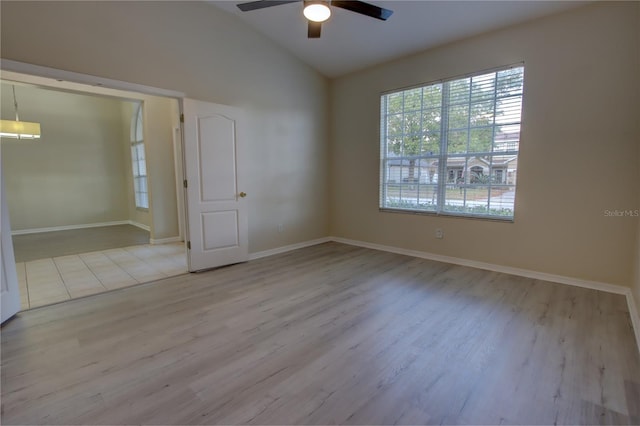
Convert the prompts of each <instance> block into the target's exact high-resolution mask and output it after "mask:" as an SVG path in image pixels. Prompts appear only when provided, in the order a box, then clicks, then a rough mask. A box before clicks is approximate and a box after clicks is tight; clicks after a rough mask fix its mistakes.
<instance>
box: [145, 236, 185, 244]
mask: <svg viewBox="0 0 640 426" xmlns="http://www.w3.org/2000/svg"><path fill="white" fill-rule="evenodd" d="M181 241H182V238H181V237H179V236H178V237H168V238H149V244H169V243H179V242H181Z"/></svg>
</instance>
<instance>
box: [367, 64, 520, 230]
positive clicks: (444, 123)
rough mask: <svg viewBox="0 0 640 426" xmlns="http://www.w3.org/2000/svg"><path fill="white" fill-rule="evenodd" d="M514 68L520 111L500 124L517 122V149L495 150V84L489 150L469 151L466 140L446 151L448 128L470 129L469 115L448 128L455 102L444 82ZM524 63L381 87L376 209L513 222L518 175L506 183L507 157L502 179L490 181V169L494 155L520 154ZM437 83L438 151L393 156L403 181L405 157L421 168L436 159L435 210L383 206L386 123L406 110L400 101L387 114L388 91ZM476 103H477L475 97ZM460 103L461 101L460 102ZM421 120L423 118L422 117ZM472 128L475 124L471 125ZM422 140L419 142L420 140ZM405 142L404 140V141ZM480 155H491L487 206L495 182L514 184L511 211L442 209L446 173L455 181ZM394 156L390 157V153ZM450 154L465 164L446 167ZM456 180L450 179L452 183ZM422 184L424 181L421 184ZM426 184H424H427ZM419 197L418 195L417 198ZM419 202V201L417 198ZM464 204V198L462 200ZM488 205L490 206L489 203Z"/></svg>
mask: <svg viewBox="0 0 640 426" xmlns="http://www.w3.org/2000/svg"><path fill="white" fill-rule="evenodd" d="M516 68H522V87H521V91H520V94H519V95H512V96H513V97H519V101H520V114H519V120H518V121H517V123H515V122H514V123H506V124H505V123H503V124H500V125H507V126H508V125H517V126H518V145H517V148H516V149H509V150H504V151H503V150H500V151H495V143H496V137H495V136H496V127H497V126H498V125H499V124H498V123H496V112H495V107H496V105H497V100H498V96H497V87H494V89H493V108H494V111H493V114H492V120H493V121H492V124H490V125H488V126H487V127H490V128H492V129H493V136H492V138H491V147H490V150H489V151H481V152H475V151H470V150H469V145H468V144H469V142H467V149H466V151H465V152H463V153H449V152H447V148H448V145H447V143H448V134H447V133H448V132H451V131H452V130H453V131H458V130H466V131H467V132H470V131H471V129H472V126H471V124H470V118H469V119H468V120H467V124H466V128H464V129H463V128H460V129H458V128H451V127H449V120H448V111H449V108H450V107H451V105H452V104H454V103H453V102H450V99H447V98H445V96H446V97H448V96H449V93H448V91H445V89H444V88H445V86H444V84H445V83H450V82H453V81H458V80H461V81H462V80H464V79H469V78H473V77H479V76H483V75H485V74H491V73H496V74H497V73H499V72H501V71H508V70H512V69H516ZM524 74H525V64H524V62H518V63H513V64H510V65H503V66H499V67H495V68H490V69H485V70H480V71H474V72H470V73H467V74H463V75H458V76H453V77H447V78H444V79H439V80H433V81H429V82H426V83H420V84H416V85H412V86H407V87H403V88H397V89H393V90H388V91H384V92H382V93H381V94H380V105H379V107H380V109H379V111H380V118H379V120H380V122H379V123H380V128H379V148H380V155H379V160H380V168H379V182H378V190H379V191H378V194H379V199H378V208H379V211H381V212H387V213H404V214H418V215H428V216H446V217H453V218H466V219H481V220H489V221H499V222H514V221H515V216H516V208H515V206H516V199H517V197H518V195H517V181H518V179H517V178H515V180H514V183H513V184H509V183H508V179H509V178H508V176H509V175H511V172H509V171H508V170H509V166H508V163H509V162H511V161H512V160H509V162H507V163H506V164H505V165H504V167H502V168H501V170H502V173H503V182H500V183H495V184H494V183H492V182H491V180H492V178H493V176H494V174H495V170H497V169H493V159H494V157H495V156H497V155H500V156H505V157H506V156H515V160H516V162H517V161H518V160H519V154H520V142H521V137H522V116H523V109H524V108H523V105H524V97H525V80H524V79H525V75H524ZM436 85H443V86H442V90H441V99H440V106H439V111H440V117H441V122H440V131H439V139H440V141H439V152H438V153H437V154H433V152H431V151H430V152H429V153H428V154H423V153H421V154H419V155H414V156H411V155H409V156H405V155H398V156H397V158H396V161H400V164H401V169H400V181H399V182H400V184H402V183H403V179H402V167H405V166H403V164H404V163H405V162H407V161H410V159H413V160H416V161H417V162H418V164H415V161H414V165H413V166H409V167H416V168H421V167H423V166H422V162H423V160H432V161H436V162H437V163H438V164H437V176H438V179H437V180H436V182H435V184H434V182H433V180H432V179H431V177H429V183H428V185H431V186H434V185H435V190H436V193H435V194H436V196H437V202H436V205H435V209H434V210H427V209H414V208H404V207H388V206H386V205H385V204H386V202H387V201H388V198H387V192H388V186H389V184H390V183H392V182H389V177H388V172H389V170H388V169H389V167H390V166H389V165H388V161H389V159H390V157H389V156H388V150H389V140H388V136H389V133H388V132H387V125H388V117H389V116H391V115H402V116H404V115H405V114H406V112H405V110H404V105H403V109H402V112H401V113H400V114H388V110H387V108H386V107H387V105H386V103H385V102H386V100H387V99H388V96H389V95H394V94H396V95H398V94H399V95H403V96H404V93H405V92H407V91H410V90H412V89H426V88H428V87H433V86H436ZM446 87H447V88H448V87H449V85H447V86H446ZM445 99H447V100H446V101H445ZM403 103H404V100H403ZM476 103H478V101H476ZM461 105H462V104H461ZM464 105H465V106H469V108H470V107H471V105H473V101H472V100H471V98H470V99H469V100H468V101H466V102H465V103H464ZM434 108H435V107H425V105H424V101H423V100H421V106H420V109H418V110H416V111H418V112H420V114H424V112H425V111H428V110H430V109H434ZM410 112H415V111H413V110H410ZM443 116H447V117H446V118H442V117H443ZM421 123H422V121H421ZM421 126H422V127H421V130H420V131H421V132H422V134H423V135H426V133H427V130H425V128H424V126H423V125H422V124H421ZM473 128H475V127H473ZM404 132H405V130H404V124H403V130H402V136H403V138H404V135H405V134H406V133H404ZM421 143H422V142H421ZM403 144H404V141H403ZM496 152H498V153H499V154H496ZM481 156H488V157H489V159H490V162H489V169H488V172H487V173H486V174H484V175H483V176H486V177H487V178H488V179H489V183H488V192H487V194H488V195H487V197H488V198H487V200H488V206H490V205H491V201H490V197H491V188H492V187H497V186H504V187H505V188H506V187H513V188H514V189H513V191H514V200H513V208H512V214H511V215H504V216H503V215H499V214H483V213H472V212H457V211H447V210H445V206H446V201H447V198H446V191H447V187H448V186H450V184H449V183H448V181H449V175H450V174H451V173H453V175H454V176H455V177H456V179H455V180H456V181H457V180H458V179H459V175H460V173H459V172H462V174H463V177H464V170H465V169H468V170H471V167H472V166H471V165H470V164H469V162H470V160H472V159H474V158H480V157H481ZM391 158H393V157H391ZM452 158H454V159H455V158H461V159H464V160H465V161H464V165H463V166H462V169H460V170H457V169H456V168H455V167H447V161H448V160H450V159H452ZM516 173H517V169H516ZM467 174H469V180H470V177H471V174H470V172H468V173H467ZM414 180H417V183H418V184H420V177H418V178H417V179H415V178H414ZM455 184H456V182H454V183H453V185H455ZM423 185H424V184H423ZM428 185H427V187H428ZM418 200H419V199H418ZM465 200H466V195H465ZM399 201H400V202H402V200H399ZM418 203H419V201H418ZM465 204H466V201H465ZM489 208H490V207H489Z"/></svg>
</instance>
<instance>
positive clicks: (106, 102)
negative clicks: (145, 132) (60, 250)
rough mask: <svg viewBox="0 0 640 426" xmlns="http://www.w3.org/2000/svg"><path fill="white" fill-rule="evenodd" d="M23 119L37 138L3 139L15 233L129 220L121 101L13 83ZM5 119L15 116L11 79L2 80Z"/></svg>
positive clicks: (5, 172) (4, 164)
mask: <svg viewBox="0 0 640 426" xmlns="http://www.w3.org/2000/svg"><path fill="white" fill-rule="evenodd" d="M16 94H17V98H18V102H19V110H20V118H21V119H22V120H25V121H29V120H32V121H38V122H40V123H41V126H42V138H41V139H40V140H35V141H24V140H23V141H18V140H15V139H13V140H12V139H7V138H4V139H3V140H2V168H3V173H4V175H5V178H6V191H7V201H8V204H9V212H10V217H11V225H12V229H13V230H14V231H17V230H26V229H34V228H36V229H37V228H49V227H59V226H70V225H84V224H91V223H101V222H112V221H122V220H127V219H128V204H127V199H126V196H125V194H126V190H127V182H126V171H127V161H126V157H125V156H124V155H123V153H122V150H121V149H120V147H121V146H122V134H121V132H120V128H121V126H122V122H121V115H120V110H121V108H122V102H120V101H117V100H113V99H108V98H101V97H94V96H84V95H78V94H72V93H63V92H58V91H52V90H43V89H39V88H36V87H31V86H21V85H18V86H16ZM1 98H2V118H8V119H13V118H14V112H13V99H12V92H11V85H10V84H6V83H2V86H1Z"/></svg>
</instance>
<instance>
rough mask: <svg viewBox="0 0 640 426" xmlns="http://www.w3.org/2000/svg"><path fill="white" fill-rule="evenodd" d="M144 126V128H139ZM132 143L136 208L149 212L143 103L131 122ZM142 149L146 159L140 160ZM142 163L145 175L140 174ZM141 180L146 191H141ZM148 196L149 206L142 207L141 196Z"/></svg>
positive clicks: (137, 108)
mask: <svg viewBox="0 0 640 426" xmlns="http://www.w3.org/2000/svg"><path fill="white" fill-rule="evenodd" d="M139 126H142V128H139ZM130 139H131V142H130V152H131V172H132V176H133V182H132V184H133V202H134V204H135V206H136V210H140V211H143V212H148V211H149V204H150V203H149V178H148V176H149V174H148V172H147V156H146V149H145V144H144V112H143V102H140V103H138V105H137V106H136V107H135V112H134V114H133V117H132V120H131V137H130ZM139 147H142V151H143V152H144V157H143V158H142V159H140V157H139V156H138V148H139ZM140 162H143V163H144V174H141V173H140ZM139 180H141V181H143V182H144V187H145V189H146V191H139V187H138V185H137V182H138V181H139ZM140 194H146V197H145V198H146V201H147V205H146V206H144V205H141V203H140V202H139V201H140V200H139V195H140Z"/></svg>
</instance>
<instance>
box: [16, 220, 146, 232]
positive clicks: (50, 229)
mask: <svg viewBox="0 0 640 426" xmlns="http://www.w3.org/2000/svg"><path fill="white" fill-rule="evenodd" d="M114 225H133V223H131V221H130V220H117V221H114V222H97V223H83V224H80V225H65V226H51V227H48V228H31V229H18V230H16V231H11V235H25V234H37V233H40V232H55V231H68V230H71V229H84V228H100V227H102V226H114ZM147 231H148V229H147Z"/></svg>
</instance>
